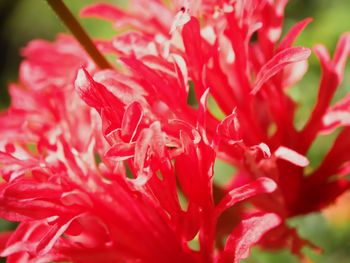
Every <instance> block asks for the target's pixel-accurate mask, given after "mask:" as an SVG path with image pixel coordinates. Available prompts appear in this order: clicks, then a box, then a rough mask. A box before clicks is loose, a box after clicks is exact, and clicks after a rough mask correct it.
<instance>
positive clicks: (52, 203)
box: [0, 0, 350, 262]
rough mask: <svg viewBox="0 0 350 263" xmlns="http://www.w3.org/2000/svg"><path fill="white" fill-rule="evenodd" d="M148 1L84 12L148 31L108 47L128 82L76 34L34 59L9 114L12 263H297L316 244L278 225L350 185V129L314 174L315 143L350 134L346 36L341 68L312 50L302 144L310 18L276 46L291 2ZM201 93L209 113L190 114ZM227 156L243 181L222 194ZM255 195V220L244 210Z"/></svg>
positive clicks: (4, 130)
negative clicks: (275, 256) (285, 259)
mask: <svg viewBox="0 0 350 263" xmlns="http://www.w3.org/2000/svg"><path fill="white" fill-rule="evenodd" d="M141 2H142V3H141ZM141 2H140V1H132V3H131V7H132V9H131V11H130V12H129V11H124V10H121V9H118V8H115V7H112V6H109V5H101V4H99V5H95V6H92V7H89V8H87V9H85V10H84V11H83V15H85V16H99V17H103V18H105V19H108V20H112V21H113V22H115V25H116V26H117V27H121V26H131V27H132V28H133V29H136V30H137V33H135V32H133V33H125V34H123V35H121V36H117V37H116V38H115V39H113V40H112V41H97V42H96V44H97V46H98V47H99V48H100V50H101V51H103V52H113V53H115V54H117V55H118V56H119V61H120V62H121V63H123V65H124V66H125V68H126V69H127V70H125V68H123V69H107V70H97V69H96V67H95V66H94V65H93V62H92V61H91V60H90V59H89V58H88V56H87V55H86V54H85V52H83V51H82V49H81V48H80V47H79V46H78V45H77V44H76V43H75V41H74V40H72V39H70V38H69V37H65V36H61V37H59V38H58V40H57V41H56V42H55V43H53V44H50V43H47V42H43V41H39V42H38V41H34V42H32V43H31V44H30V45H29V46H28V47H27V49H25V52H24V55H25V57H26V60H25V61H24V62H23V66H22V67H21V71H20V84H18V85H13V86H11V88H10V93H11V96H12V104H11V107H10V109H9V110H8V111H7V112H5V113H3V114H2V115H1V117H0V118H1V123H2V124H1V126H0V130H1V132H0V163H1V166H0V172H1V175H2V177H3V179H4V182H2V184H1V187H0V217H2V218H5V219H7V220H11V221H16V222H20V225H19V227H18V228H17V229H16V230H15V232H14V233H13V234H12V235H11V236H10V237H8V234H6V236H5V237H4V238H3V239H7V238H8V240H7V242H6V245H5V248H4V249H3V250H2V252H1V255H2V256H6V257H8V262H32V261H33V262H48V261H65V260H69V261H73V262H100V261H103V262H119V261H126V262H232V261H233V262H239V260H240V259H242V258H245V257H247V256H248V253H249V249H250V247H251V246H252V245H253V244H255V243H257V242H260V243H261V244H262V245H264V246H265V247H267V248H280V247H283V246H291V248H292V250H293V252H295V253H299V252H300V248H301V246H303V245H304V243H305V242H304V241H303V240H301V239H300V238H299V237H298V236H297V234H296V233H295V230H293V229H288V228H287V227H286V225H285V224H282V225H280V226H279V227H277V228H276V226H277V225H279V224H280V219H282V221H284V220H285V219H287V218H289V217H293V216H296V215H302V214H306V213H309V212H312V211H317V210H319V209H321V208H322V207H324V206H326V205H327V204H328V203H330V202H332V201H333V200H334V199H335V198H336V197H337V196H339V195H340V194H341V193H343V192H344V191H345V190H346V189H348V188H349V183H348V181H346V180H345V179H344V178H343V177H342V175H343V174H344V173H345V172H344V171H346V170H347V169H348V167H347V163H348V161H349V157H350V156H349V155H348V154H347V151H346V149H347V146H348V140H347V137H348V136H347V134H348V132H349V131H348V128H344V129H343V130H342V132H341V133H340V135H339V137H338V139H337V140H336V141H335V143H334V146H333V148H332V149H331V150H330V152H329V153H328V154H327V156H326V157H325V159H324V162H323V164H322V165H321V166H320V167H319V168H318V169H316V170H315V171H314V172H312V174H311V175H309V176H307V177H306V176H305V174H304V169H303V168H304V167H306V166H308V164H309V162H308V160H307V159H306V157H304V155H305V154H306V153H307V151H308V149H309V148H310V145H311V143H312V142H313V141H314V139H315V138H316V137H317V136H318V134H320V133H322V132H332V131H333V130H334V129H335V128H337V127H339V126H343V125H347V124H348V123H349V122H348V120H347V118H348V116H347V114H346V112H347V108H348V103H347V100H345V101H344V102H341V103H340V104H337V105H335V106H334V107H330V101H331V99H332V97H333V94H334V92H335V89H336V88H337V86H338V85H339V83H340V81H341V79H342V74H343V68H344V64H345V61H346V57H347V55H348V53H349V49H350V39H349V36H348V35H344V37H343V38H342V39H341V40H340V44H339V46H338V48H337V50H336V52H335V55H334V59H333V60H331V59H330V58H329V56H328V55H327V52H326V51H325V49H324V48H320V47H317V48H316V53H317V54H318V56H319V57H320V61H321V65H322V68H323V77H322V80H321V86H320V91H319V97H318V102H317V104H316V106H315V110H314V112H313V114H312V116H311V117H310V120H309V121H308V123H307V124H306V126H305V127H304V128H303V129H302V130H301V131H298V130H296V128H295V127H294V124H293V119H294V109H295V104H294V102H293V101H292V100H291V99H290V98H289V97H288V96H287V95H286V94H285V90H286V89H287V88H288V87H289V86H291V85H293V84H294V83H295V82H297V81H298V80H299V79H300V78H301V77H302V75H303V73H304V72H305V69H306V59H307V58H308V56H309V55H310V50H309V49H306V48H303V47H292V44H293V42H294V40H295V38H296V37H297V35H298V34H299V33H300V32H301V31H302V30H303V28H304V27H305V26H306V25H307V24H308V23H309V22H310V20H309V19H307V20H304V21H302V22H300V23H298V24H297V25H295V26H294V27H293V28H292V29H291V30H290V31H289V33H288V34H287V35H286V36H285V37H284V39H283V40H282V41H280V42H279V43H277V42H278V39H279V37H280V34H281V27H282V21H283V10H284V6H285V4H286V1H275V2H271V1H254V0H252V1H240V0H237V1H202V3H200V2H199V1H190V2H189V3H186V4H185V5H184V6H178V5H175V6H174V7H173V8H169V7H167V6H166V5H165V4H163V3H162V2H161V1H151V0H150V1H141ZM199 18H201V23H200V22H199ZM169 32H171V33H169ZM255 35H257V40H254V38H253V36H255ZM38 52H40V54H41V55H40V56H37V54H38ZM42 54H46V55H45V56H43V55H42ZM190 86H193V87H194V91H195V94H196V98H197V103H198V109H197V108H195V107H193V106H191V105H189V104H188V103H187V100H188V96H189V90H190ZM77 95H79V96H77ZM79 97H80V98H79ZM209 99H213V100H214V101H215V102H216V103H217V105H218V107H219V108H220V109H221V110H222V111H223V112H224V114H225V116H226V117H225V118H223V119H220V118H218V117H216V116H215V115H214V114H213V112H212V111H213V108H212V107H209V108H208V106H207V101H208V100H209ZM83 102H85V104H84V103H83ZM273 126H275V127H276V131H275V132H274V133H273V134H272V135H270V134H269V130H270V129H271V127H273ZM217 158H219V159H222V160H225V161H226V162H228V163H230V164H231V165H233V166H235V167H236V168H237V169H238V173H237V174H236V175H235V176H232V180H231V182H229V183H228V184H227V185H226V186H225V187H219V186H218V185H216V184H215V183H214V181H213V178H214V176H220V175H219V174H215V175H214V163H215V160H216V159H217ZM330 178H331V179H333V180H329V179H330ZM274 181H275V182H276V183H274ZM276 187H277V190H276V191H275V189H276ZM267 193H269V194H267ZM258 194H259V198H255V196H256V195H258ZM248 198H249V199H250V201H251V202H252V203H253V204H254V205H255V206H254V207H248V206H244V205H242V201H244V200H246V199H248ZM239 202H240V204H237V203H239ZM272 228H274V230H272V231H270V232H269V234H268V235H267V236H266V237H264V238H263V239H262V241H261V240H260V239H261V238H262V237H263V235H264V234H265V232H267V231H269V230H271V229H272ZM191 242H195V243H196V242H197V244H199V248H198V249H197V250H196V249H195V248H193V247H191ZM1 243H3V242H1Z"/></svg>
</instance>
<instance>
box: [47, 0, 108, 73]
mask: <svg viewBox="0 0 350 263" xmlns="http://www.w3.org/2000/svg"><path fill="white" fill-rule="evenodd" d="M46 1H47V3H48V4H49V5H50V6H51V8H52V9H53V10H54V11H55V13H56V14H57V15H58V17H59V18H60V19H61V20H62V21H63V23H64V24H65V25H66V27H67V28H68V29H69V30H70V31H71V32H72V34H73V35H74V36H75V38H76V39H77V40H78V41H79V43H80V45H82V47H83V48H84V49H85V51H86V52H87V53H88V54H89V56H90V57H91V58H92V60H93V61H94V62H95V63H96V65H97V66H98V67H99V68H100V69H107V68H112V66H111V65H110V64H109V63H108V61H107V60H106V58H105V57H104V56H103V55H102V54H101V53H100V51H98V49H97V48H96V46H95V44H94V43H93V42H92V40H91V38H90V37H89V36H88V34H87V33H86V32H85V30H84V29H83V28H82V26H81V25H80V24H79V22H78V21H77V19H76V18H75V17H74V16H73V14H72V13H71V11H70V10H69V9H68V8H67V6H66V5H65V4H64V2H63V1H62V0H46Z"/></svg>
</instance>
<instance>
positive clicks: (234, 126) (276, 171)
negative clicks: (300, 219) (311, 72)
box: [82, 0, 350, 253]
mask: <svg viewBox="0 0 350 263" xmlns="http://www.w3.org/2000/svg"><path fill="white" fill-rule="evenodd" d="M154 2H156V3H157V5H158V6H159V5H161V3H160V2H158V1H148V3H154ZM184 2H185V4H184V6H182V7H181V8H180V6H179V5H173V6H171V7H170V8H169V11H164V14H168V13H169V12H171V13H173V14H174V15H175V14H176V15H175V18H174V20H173V23H172V27H171V28H170V34H169V33H167V32H164V30H163V29H162V30H159V28H158V26H157V22H156V21H158V19H159V16H158V15H157V14H158V13H157V14H155V13H154V12H153V10H155V9H149V10H148V11H147V12H140V13H138V14H137V15H138V18H139V20H138V21H144V23H145V24H146V23H147V25H152V28H151V27H150V28H149V27H146V28H145V27H142V26H141V25H140V24H137V23H135V21H134V20H133V19H132V18H134V17H135V15H136V14H135V13H134V11H133V9H131V10H130V11H123V10H120V9H117V8H115V7H112V6H108V5H100V4H98V5H95V6H92V7H88V8H86V9H85V10H84V11H83V12H82V14H83V16H97V17H101V18H103V19H107V20H111V21H113V22H115V21H118V26H120V25H121V24H123V25H128V26H131V27H133V28H134V29H136V30H137V31H138V32H139V33H137V34H135V33H132V34H133V37H134V38H131V39H130V38H128V37H126V36H125V35H124V36H121V37H120V36H117V37H116V39H115V40H113V41H112V42H111V44H108V43H104V45H103V46H104V47H105V48H107V47H108V50H109V51H112V52H116V53H118V54H119V55H121V56H125V55H132V56H134V57H135V59H133V58H132V59H131V60H130V58H128V59H126V60H125V59H124V58H121V61H123V62H124V63H125V64H126V65H127V66H128V67H129V68H130V70H131V71H132V72H133V74H134V75H137V74H139V75H141V76H140V78H142V81H143V83H145V84H144V85H147V86H148V87H156V88H157V94H158V96H159V99H160V100H162V101H163V102H164V103H165V104H166V105H167V107H168V109H169V110H170V112H172V114H174V115H176V118H181V119H185V120H186V121H187V122H190V123H192V124H193V123H194V122H193V120H191V118H190V115H191V114H190V113H187V109H186V107H187V105H184V106H183V107H181V109H180V106H182V105H183V104H182V103H181V102H182V101H184V100H183V97H181V96H179V98H177V95H176V92H180V90H185V91H186V92H187V91H188V89H189V87H188V83H187V79H190V81H191V82H192V83H193V86H194V91H195V94H196V98H197V101H200V100H201V98H202V96H203V94H204V93H205V91H206V90H207V88H209V93H210V97H211V98H212V99H214V101H215V102H216V103H217V106H218V107H219V109H220V110H221V111H222V112H223V113H224V114H225V115H226V118H224V119H223V120H218V119H217V118H216V117H214V116H213V114H212V112H211V110H212V109H209V112H207V116H206V119H207V126H206V133H207V137H208V139H209V141H214V144H215V150H216V153H217V155H218V157H219V158H222V159H223V160H226V161H227V162H229V163H231V164H232V165H233V166H235V167H236V168H238V170H239V171H238V173H237V174H236V176H232V182H231V183H230V184H229V185H227V187H226V188H224V189H218V188H216V189H217V190H216V194H217V195H218V196H219V197H220V196H222V195H224V194H225V193H226V192H227V191H230V189H231V188H232V187H236V186H239V185H241V184H242V183H246V182H249V181H250V180H252V179H254V178H258V177H260V176H267V177H270V178H272V179H274V180H275V181H276V182H277V184H278V191H276V192H274V193H273V194H272V195H269V196H266V197H264V198H259V200H256V202H255V203H256V205H257V206H259V207H260V208H261V209H263V210H265V211H273V212H275V213H277V214H278V215H279V216H281V217H282V218H283V219H287V218H290V217H293V216H297V215H303V214H307V213H310V212H313V211H318V210H320V209H321V208H323V207H325V206H327V205H328V204H330V203H331V202H333V201H334V200H335V199H336V198H337V197H338V196H339V195H341V194H342V193H344V191H346V190H347V189H349V181H348V180H346V179H345V178H344V175H345V174H346V173H347V171H348V162H349V157H350V156H349V155H348V154H347V150H346V149H347V148H348V141H349V140H348V139H347V137H348V134H349V131H348V128H347V127H345V128H344V129H343V130H342V131H341V133H340V134H339V136H338V137H337V139H336V141H335V143H334V145H333V147H332V148H331V149H330V151H329V153H328V154H327V155H326V156H325V158H324V161H323V163H322V164H321V165H320V166H319V167H318V168H317V169H316V170H314V171H312V172H311V173H310V174H306V173H305V171H304V167H306V166H308V165H309V162H308V160H307V159H306V158H305V157H304V156H305V155H306V154H307V152H308V150H309V148H310V146H311V145H312V143H313V141H314V140H315V138H316V137H318V136H319V135H322V134H323V133H326V132H327V133H329V132H333V131H334V130H335V129H336V128H338V127H341V126H347V125H348V123H349V122H348V119H349V118H348V114H347V110H348V104H349V103H348V98H347V97H346V98H345V99H344V101H343V102H340V103H338V104H336V105H335V106H334V107H331V106H330V102H331V99H332V98H333V95H334V92H335V90H336V88H337V87H338V86H339V84H340V82H341V80H342V78H343V71H344V66H345V62H346V59H347V57H348V55H349V51H350V37H349V35H348V34H344V35H343V36H342V37H341V39H340V41H339V44H338V46H337V49H336V51H335V54H334V58H333V59H331V58H330V56H329V54H328V52H327V51H326V49H325V48H324V47H323V46H316V47H315V49H314V50H315V52H316V55H317V56H318V57H319V59H320V62H321V66H322V70H323V75H322V79H321V83H320V88H319V95H318V100H317V103H316V105H315V107H314V111H313V113H312V115H311V116H310V117H309V120H308V122H307V124H306V125H305V126H304V127H303V128H302V129H301V130H297V128H296V127H295V126H294V117H295V116H294V112H295V107H296V105H295V103H294V102H293V101H292V99H291V98H290V97H289V96H288V95H287V94H286V89H288V88H289V87H291V86H293V85H294V84H295V83H296V82H297V81H299V80H300V79H301V78H302V76H303V74H304V73H305V71H306V69H307V62H306V60H307V58H308V57H309V55H310V50H309V49H307V48H304V47H293V46H292V45H293V42H294V40H295V39H296V38H297V36H298V35H299V34H300V33H301V32H302V31H303V29H304V28H305V27H306V26H307V24H308V23H310V22H311V19H305V20H303V21H301V22H299V23H297V24H296V25H294V26H293V27H292V28H291V29H290V31H289V32H288V33H287V34H286V36H285V37H284V38H283V39H281V40H280V41H278V40H279V39H280V36H281V32H282V23H283V13H284V7H285V5H286V3H287V1H283V0H281V1H275V2H271V1H239V0H238V1H201V4H199V3H198V2H199V1H184ZM164 8H165V5H162V6H161V7H160V8H159V9H158V10H164ZM199 18H200V21H201V23H200V22H199ZM146 21H147V22H146ZM162 23H163V24H167V25H170V24H171V23H170V22H169V21H168V22H166V21H165V20H162ZM154 28H155V29H156V30H154ZM168 28H169V26H168ZM168 32H169V31H168ZM145 38H147V39H148V41H146V42H147V43H148V45H145V44H144V42H143V40H144V39H145ZM152 39H153V42H149V41H150V40H152ZM159 40H161V42H160V41H159ZM130 43H131V44H132V45H131V47H134V46H135V48H131V49H129V50H128V52H125V49H123V48H122V47H123V46H127V45H128V46H129V47H130ZM137 43H141V44H139V45H138V44H137ZM150 47H153V48H152V49H150ZM155 55H156V56H157V58H155V57H154V56H155ZM160 57H161V58H163V62H160V61H159V60H160ZM181 58H183V59H184V60H185V62H184V61H183V60H182V59H181ZM169 60H170V61H171V60H172V61H173V62H174V63H175V72H174V73H175V74H178V79H179V80H180V81H181V83H180V87H183V83H184V85H185V88H182V89H181V88H176V87H175V86H174V85H173V84H171V85H170V84H169V82H168V83H166V82H164V81H163V78H164V77H163V75H164V73H165V72H168V70H169V67H167V68H166V69H165V68H164V67H163V65H164V63H167V62H168V61H169ZM166 61H167V62H166ZM146 65H147V66H146ZM148 67H149V68H148ZM150 68H153V71H152V70H150ZM173 71H174V70H173ZM179 72H180V73H182V74H185V75H184V76H183V75H179ZM187 73H188V76H187ZM151 75H152V77H151ZM144 77H145V79H146V80H144V79H143V78H144ZM156 77H158V78H159V79H156ZM161 78H162V79H161ZM151 79H152V81H150V80H151ZM148 81H149V82H148ZM155 83H158V84H159V85H158V86H155ZM164 87H167V88H166V89H164ZM162 93H163V94H164V93H166V94H164V95H162ZM170 94H171V98H173V99H175V100H176V101H177V102H180V103H174V102H171V101H168V98H169V95H170ZM152 97H153V95H152ZM185 97H187V96H185ZM166 116H167V118H168V119H169V118H170V115H169V111H167V115H166ZM214 127H217V128H216V129H214ZM272 128H274V129H275V131H274V132H273V133H272V134H270V133H271V132H270V131H271V129H272ZM261 143H263V144H261ZM257 145H263V146H264V149H266V151H267V150H268V151H271V152H272V154H271V155H267V156H265V158H261V157H258V156H257V155H256V149H257ZM271 200H273V202H271ZM234 214H235V213H234ZM228 218H229V216H228ZM231 218H232V217H231ZM230 221H231V222H234V220H232V219H231V220H230ZM226 223H227V222H226ZM220 227H223V228H226V227H227V225H226V224H225V225H223V226H220V225H219V228H220ZM232 227H233V225H232V226H231V228H232ZM223 231H224V230H223ZM224 232H225V231H224ZM277 232H279V233H277ZM283 233H284V234H283ZM277 236H284V237H285V238H284V239H285V241H283V240H282V239H281V238H276V237H277ZM288 239H291V240H290V241H288ZM287 243H291V244H292V245H291V246H292V249H293V251H294V252H296V253H299V252H300V248H301V247H302V246H303V244H304V241H302V240H300V239H299V238H298V237H297V235H296V234H295V231H294V230H293V229H290V230H289V229H288V228H286V227H285V226H283V225H281V226H280V229H276V230H274V233H272V232H271V235H270V238H269V239H266V240H265V245H266V246H267V247H269V248H272V247H282V246H284V245H285V244H287Z"/></svg>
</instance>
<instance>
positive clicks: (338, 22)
mask: <svg viewBox="0 0 350 263" xmlns="http://www.w3.org/2000/svg"><path fill="white" fill-rule="evenodd" d="M140 1H142V0H140ZM94 2H98V1H93V0H66V1H65V3H66V4H67V5H68V6H69V8H70V9H71V10H72V11H73V13H74V14H75V15H77V16H78V13H79V10H80V9H81V7H83V6H84V5H86V4H90V3H94ZM100 2H101V1H100ZM105 2H106V1H105ZM107 2H110V3H118V4H121V5H125V4H126V0H114V1H111V0H110V1H107ZM349 14H350V0H332V1H329V0H290V2H289V4H288V6H287V10H286V20H285V30H284V32H286V29H288V28H290V27H291V25H293V24H294V23H295V22H297V21H299V20H301V19H303V18H306V17H313V18H314V21H313V22H312V24H310V25H309V26H308V28H307V29H306V30H305V32H304V33H303V35H302V36H301V37H300V38H299V39H298V41H297V44H298V45H303V46H306V47H312V46H313V45H315V44H316V43H323V44H325V45H326V46H327V47H328V48H329V49H330V50H331V51H333V50H334V48H335V45H336V42H337V40H338V38H339V36H340V35H341V33H342V32H345V31H350V15H349ZM81 23H82V25H83V26H84V27H85V29H86V30H87V31H88V33H89V34H90V35H91V36H93V37H97V38H109V37H111V36H112V35H113V34H114V31H113V30H112V27H111V25H110V24H109V23H105V22H102V21H99V20H95V19H83V20H81ZM63 31H66V29H65V28H64V26H63V25H62V24H61V23H60V22H59V21H58V19H57V17H56V16H55V15H54V14H53V12H52V11H51V10H50V8H49V6H48V5H47V4H46V2H45V1H44V0H0V109H1V108H2V109H3V108H6V107H7V106H8V104H9V98H8V94H7V92H6V87H7V84H8V83H9V82H14V81H16V79H17V77H18V67H19V63H20V60H21V56H20V50H21V47H23V46H25V45H26V43H27V42H28V41H30V40H31V39H34V38H43V39H48V40H53V39H54V38H55V35H56V34H57V32H63ZM309 64H310V65H309V71H308V73H307V74H306V76H305V78H304V79H303V80H302V81H301V82H300V83H299V84H298V86H297V87H295V88H293V89H292V90H291V91H290V94H291V96H292V97H293V98H294V99H295V100H296V101H298V103H299V108H298V111H297V118H296V125H297V126H298V127H301V126H302V125H303V123H304V122H305V120H306V118H307V116H308V115H309V114H310V111H311V110H312V105H313V103H314V101H315V99H316V94H317V89H318V82H319V75H320V69H319V65H318V62H317V60H316V58H315V56H314V55H313V56H312V57H311V58H310V61H309ZM349 76H350V70H349V66H348V67H347V69H346V74H345V80H344V83H343V84H342V87H341V88H340V89H339V91H338V92H337V94H336V98H339V97H341V96H344V94H346V93H347V92H349V91H350V78H349ZM0 125H1V124H0ZM333 139H334V136H327V137H322V138H320V139H318V140H316V142H315V143H314V145H313V147H312V149H311V151H310V153H309V156H308V157H309V158H310V160H311V165H312V166H313V167H315V166H317V164H318V163H319V162H320V160H321V157H322V156H324V154H325V152H326V151H327V149H328V148H329V147H330V145H331V143H332V140H333ZM343 199H344V200H343V201H342V204H341V205H338V208H337V209H338V210H332V211H328V212H327V217H324V216H323V215H324V213H322V214H321V213H316V214H312V215H309V216H307V217H303V218H295V219H292V220H290V224H291V225H293V226H296V227H297V229H298V231H299V232H300V234H301V235H302V236H303V237H305V238H307V239H310V240H311V241H312V242H314V243H315V244H316V245H318V246H320V247H322V248H324V253H323V254H320V255H316V254H315V253H313V252H312V251H310V250H306V251H305V252H306V254H307V255H308V256H309V257H310V261H309V262H317V263H319V262H320V263H329V262H337V263H348V262H350V198H347V199H345V198H343ZM339 211H340V212H339ZM346 216H347V217H346ZM341 220H343V221H344V222H338V221H341ZM0 223H1V224H0V228H1V229H8V228H10V227H11V226H12V227H13V225H11V224H9V223H7V222H0ZM245 262H246V263H269V262H276V263H280V262H285V263H289V262H291V263H292V262H299V260H298V259H297V258H295V257H293V256H292V255H290V253H288V252H287V251H281V252H278V253H276V252H274V253H267V252H261V251H259V250H258V249H254V250H253V254H252V256H251V257H250V258H249V259H248V260H245Z"/></svg>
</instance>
